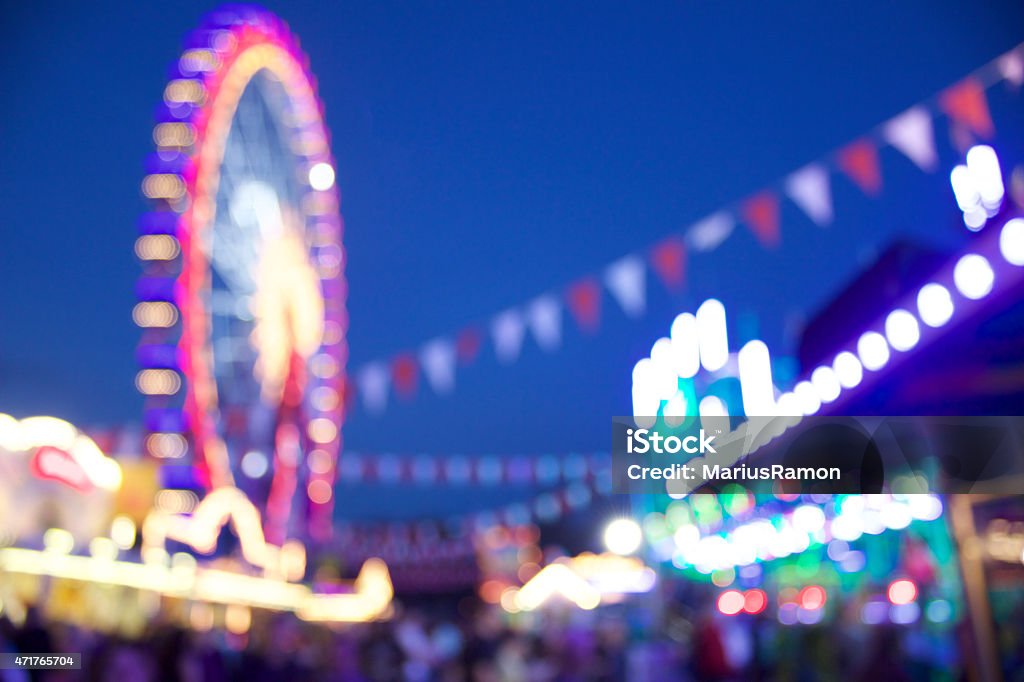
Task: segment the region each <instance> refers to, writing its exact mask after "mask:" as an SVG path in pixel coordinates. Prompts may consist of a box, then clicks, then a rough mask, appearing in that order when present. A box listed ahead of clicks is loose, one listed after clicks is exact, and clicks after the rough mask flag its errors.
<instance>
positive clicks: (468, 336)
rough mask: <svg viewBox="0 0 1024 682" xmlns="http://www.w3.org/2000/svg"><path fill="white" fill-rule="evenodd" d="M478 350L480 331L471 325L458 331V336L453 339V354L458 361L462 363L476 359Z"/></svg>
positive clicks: (466, 363)
mask: <svg viewBox="0 0 1024 682" xmlns="http://www.w3.org/2000/svg"><path fill="white" fill-rule="evenodd" d="M479 352H480V332H478V331H477V330H476V329H473V328H472V327H466V328H465V329H463V330H462V331H461V332H459V336H458V338H456V339H455V355H456V357H458V359H459V362H461V363H462V364H464V365H468V364H469V363H471V362H473V361H474V360H476V356H477V353H479Z"/></svg>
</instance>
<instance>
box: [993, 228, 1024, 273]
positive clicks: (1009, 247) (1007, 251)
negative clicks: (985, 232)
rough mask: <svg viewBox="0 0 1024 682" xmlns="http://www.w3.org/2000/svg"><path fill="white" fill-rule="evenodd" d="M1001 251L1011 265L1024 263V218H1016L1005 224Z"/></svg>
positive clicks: (1000, 242)
mask: <svg viewBox="0 0 1024 682" xmlns="http://www.w3.org/2000/svg"><path fill="white" fill-rule="evenodd" d="M999 251H1000V252H1001V253H1002V254H1003V258H1005V259H1006V262H1007V263H1009V264H1010V265H1024V218H1014V219H1013V220H1010V221H1007V223H1006V224H1005V225H1003V231H1002V232H1001V233H1000V234H999Z"/></svg>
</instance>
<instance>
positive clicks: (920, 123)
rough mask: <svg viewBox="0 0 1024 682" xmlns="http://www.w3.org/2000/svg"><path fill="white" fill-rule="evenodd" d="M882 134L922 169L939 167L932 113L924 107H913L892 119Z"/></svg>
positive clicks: (932, 169)
mask: <svg viewBox="0 0 1024 682" xmlns="http://www.w3.org/2000/svg"><path fill="white" fill-rule="evenodd" d="M882 136H883V137H885V140H886V142H888V143H889V144H891V145H892V146H893V147H896V149H898V150H900V151H901V152H903V153H904V154H906V156H907V158H908V159H910V160H911V161H913V162H914V163H915V164H917V166H918V168H920V169H921V170H925V171H929V172H931V171H934V170H935V169H936V168H938V165H939V155H938V154H937V153H936V151H935V134H934V133H933V131H932V115H931V114H930V113H928V111H927V110H926V109H924V107H913V108H912V109H908V110H907V111H905V112H903V113H902V114H900V115H899V116H897V117H895V118H893V119H890V120H889V122H888V123H886V124H885V127H884V128H883V129H882Z"/></svg>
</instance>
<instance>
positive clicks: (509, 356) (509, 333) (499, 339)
mask: <svg viewBox="0 0 1024 682" xmlns="http://www.w3.org/2000/svg"><path fill="white" fill-rule="evenodd" d="M525 333H526V325H525V323H524V322H523V316H522V313H520V312H519V311H518V310H515V309H512V310H506V311H505V312H503V313H499V314H498V315H497V316H496V317H495V318H494V320H493V321H492V322H491V334H492V335H493V336H494V353H495V355H497V356H498V360H500V361H501V362H504V363H509V362H513V361H515V359H516V358H517V357H518V356H519V349H520V348H522V347H523V335H524V334H525Z"/></svg>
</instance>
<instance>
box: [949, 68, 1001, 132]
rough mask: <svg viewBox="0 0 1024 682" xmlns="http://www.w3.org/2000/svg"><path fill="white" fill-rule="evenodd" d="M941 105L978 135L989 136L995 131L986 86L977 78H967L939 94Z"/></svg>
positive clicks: (952, 117) (956, 119) (955, 119)
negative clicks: (989, 111)
mask: <svg viewBox="0 0 1024 682" xmlns="http://www.w3.org/2000/svg"><path fill="white" fill-rule="evenodd" d="M939 106H941V107H942V110H943V111H944V112H946V113H947V114H949V117H950V118H951V119H952V120H953V121H955V122H956V123H959V124H960V125H962V126H964V127H966V128H968V129H969V130H971V131H972V132H974V133H975V134H976V135H978V136H980V137H983V138H989V137H992V135H993V134H994V133H995V126H993V125H992V117H991V116H990V115H989V113H988V101H987V100H986V99H985V88H984V87H983V86H982V84H981V83H980V82H978V80H977V79H976V78H965V79H964V80H962V81H960V82H959V83H957V84H956V85H952V86H950V87H948V88H946V90H945V91H944V92H943V93H942V94H941V95H939Z"/></svg>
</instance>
